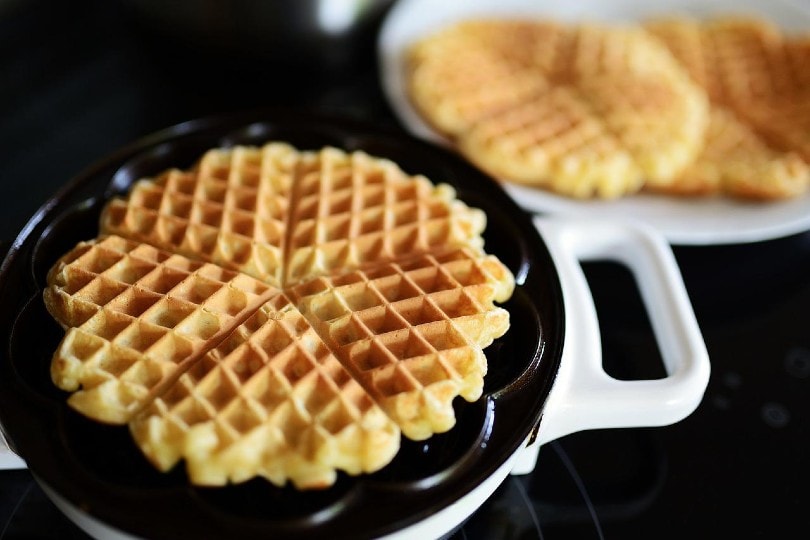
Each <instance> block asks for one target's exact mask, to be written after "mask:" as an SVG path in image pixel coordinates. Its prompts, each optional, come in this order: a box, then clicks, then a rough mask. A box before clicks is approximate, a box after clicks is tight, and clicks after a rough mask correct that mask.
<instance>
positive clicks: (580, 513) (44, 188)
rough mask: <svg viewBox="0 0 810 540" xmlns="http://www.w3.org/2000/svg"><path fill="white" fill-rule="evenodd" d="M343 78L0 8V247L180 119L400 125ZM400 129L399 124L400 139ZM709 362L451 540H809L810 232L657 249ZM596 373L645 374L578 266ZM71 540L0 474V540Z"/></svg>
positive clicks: (607, 266)
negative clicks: (643, 421) (70, 187)
mask: <svg viewBox="0 0 810 540" xmlns="http://www.w3.org/2000/svg"><path fill="white" fill-rule="evenodd" d="M354 67H355V69H353V70H351V71H350V72H347V73H346V74H344V75H341V76H337V75H334V74H332V75H329V76H326V75H322V74H321V75H318V74H313V73H297V72H295V71H290V70H289V69H285V70H282V71H279V70H277V69H273V66H272V65H267V66H266V67H265V68H261V69H260V68H256V67H246V66H232V67H223V66H222V65H220V64H217V66H216V70H217V72H216V73H212V69H214V67H213V66H211V65H208V63H207V61H205V60H203V59H201V58H199V57H195V56H194V55H189V53H188V51H182V50H180V49H177V48H175V47H173V46H170V45H168V44H164V43H161V42H160V41H159V40H157V39H156V38H155V37H154V36H152V35H150V34H148V33H146V32H144V31H143V30H142V29H141V27H140V26H138V25H137V24H135V23H134V22H133V21H132V20H131V19H130V17H129V16H128V12H127V11H125V10H124V9H123V8H121V7H120V6H119V4H118V3H117V2H102V1H98V2H96V1H88V0H75V1H74V2H69V3H68V2H57V1H55V0H27V1H26V0H17V1H16V2H7V3H0V82H2V84H0V209H2V212H0V240H3V241H4V242H9V241H11V240H13V238H14V236H15V235H16V234H17V232H19V231H20V230H21V228H22V227H23V226H24V225H25V222H26V220H27V219H28V218H29V217H30V216H31V215H33V213H34V212H35V211H36V209H37V208H38V207H39V205H41V204H42V203H43V202H44V201H45V200H46V199H47V198H48V197H49V196H51V195H52V194H53V193H54V192H55V191H56V190H58V189H59V187H60V186H61V185H63V184H64V183H65V182H66V181H67V180H69V178H71V177H72V176H73V175H75V174H78V173H79V172H80V171H81V170H82V169H84V168H85V167H87V166H88V165H90V164H91V163H93V162H94V161H95V160H97V159H98V158H100V157H103V156H104V155H106V154H107V153H109V152H110V151H112V150H114V149H115V148H117V147H119V146H121V145H123V144H126V143H129V142H131V141H133V140H135V139H138V138H140V137H142V136H144V135H146V134H148V133H151V132H153V131H156V130H159V129H162V128H164V127H167V126H169V125H172V124H175V123H178V122H181V121H184V120H189V119H193V118H198V117H203V116H208V115H212V114H220V113H227V112H232V111H237V110H249V109H252V108H258V107H268V106H274V107H278V106H281V107H285V106H289V107H298V108H306V109H309V110H313V109H314V110H320V111H324V112H327V113H332V114H335V113H337V114H342V115H345V116H349V117H354V118H359V119H362V120H367V121H373V122H376V123H378V124H384V125H387V126H389V127H394V128H399V124H398V122H397V120H396V119H395V117H394V116H393V114H392V113H391V111H390V110H389V108H388V106H387V105H386V103H385V100H384V98H383V96H382V92H381V90H380V88H379V85H378V82H377V73H376V70H375V66H374V53H373V50H371V49H369V50H368V55H367V57H365V58H362V57H358V58H357V61H356V66H354ZM400 129H401V128H400ZM674 252H675V256H676V259H677V261H678V263H679V265H680V268H681V271H682V274H683V278H684V281H685V283H686V286H687V290H688V292H689V295H690V298H691V300H692V302H693V306H694V309H695V313H696V315H697V319H698V322H699V324H700V327H701V330H702V332H703V336H704V339H705V341H706V346H707V349H708V352H709V356H710V358H711V362H712V376H711V379H710V382H709V386H708V389H707V391H706V395H705V397H704V399H703V402H702V403H701V405H700V407H699V408H698V410H697V411H696V412H695V413H694V414H692V415H691V416H690V417H688V418H687V419H686V420H684V421H682V422H679V423H678V424H675V425H672V426H667V427H660V428H645V429H617V430H596V431H591V432H584V433H578V434H573V435H569V436H567V437H564V438H563V439H561V440H558V441H555V442H552V443H549V444H547V445H546V446H544V447H543V448H542V449H541V450H540V456H539V460H538V466H537V468H536V470H535V472H534V473H533V474H531V475H529V476H525V477H510V478H508V479H507V480H506V482H505V483H504V484H503V485H502V486H501V487H500V488H499V489H498V490H497V491H496V493H495V494H494V495H493V496H492V497H491V498H490V499H489V500H488V501H487V502H486V503H485V504H484V506H482V507H481V508H480V509H479V511H478V512H476V513H475V514H474V515H473V516H472V517H471V518H470V519H469V520H468V521H467V522H466V523H465V524H464V525H463V527H461V528H460V529H459V530H457V531H455V532H454V533H453V535H452V538H453V539H454V540H455V539H479V538H480V539H504V540H506V539H521V540H525V539H532V538H543V539H557V538H566V539H567V538H574V539H579V538H582V539H602V538H605V539H636V538H638V539H641V538H644V539H647V538H658V539H676V538H678V539H679V538H684V537H697V538H711V537H721V538H787V537H791V538H792V537H806V535H807V534H808V531H810V518H808V509H810V489H809V488H808V486H810V474H808V472H809V471H810V465H808V462H807V456H809V455H810V309H809V308H810V233H805V234H799V235H794V236H790V237H787V238H782V239H777V240H772V241H767V242H759V243H755V244H746V245H731V246H714V247H711V246H707V247H675V248H674ZM584 267H585V270H586V275H587V277H588V279H589V282H590V283H591V287H592V290H593V294H594V298H595V302H596V305H597V310H598V314H599V319H600V325H601V330H602V339H603V354H604V361H605V366H606V369H607V371H608V372H609V373H611V374H612V375H613V376H615V377H617V378H622V379H633V378H650V377H656V376H659V375H661V374H662V372H663V368H662V367H661V361H660V357H659V355H658V351H657V348H656V345H655V339H654V337H653V334H652V330H651V328H650V324H649V321H648V319H647V317H646V315H645V314H644V310H643V308H642V305H641V300H640V298H639V295H638V292H637V290H636V288H635V284H634V282H633V280H632V278H631V276H630V274H629V272H628V271H627V270H625V269H624V268H623V267H620V266H618V265H615V264H613V263H601V262H597V263H587V264H585V265H584ZM5 538H9V539H16V538H43V539H50V538H54V539H55V538H86V536H85V535H84V533H82V532H81V531H80V530H79V529H78V528H77V527H76V526H75V525H73V524H72V523H71V522H70V521H69V520H68V519H67V518H66V517H64V516H63V515H62V514H61V513H60V512H59V511H58V510H57V509H56V507H54V506H53V504H52V503H51V502H50V501H49V500H48V499H47V497H46V496H45V495H44V493H43V492H42V491H41V489H40V488H39V487H38V486H37V484H36V483H35V482H34V481H33V479H32V477H31V475H30V473H29V472H28V471H25V470H12V471H0V539H5Z"/></svg>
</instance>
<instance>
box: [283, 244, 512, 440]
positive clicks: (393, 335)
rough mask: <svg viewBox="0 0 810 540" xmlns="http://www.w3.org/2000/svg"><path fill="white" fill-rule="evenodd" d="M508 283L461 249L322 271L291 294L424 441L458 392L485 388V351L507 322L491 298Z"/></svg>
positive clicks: (445, 424)
mask: <svg viewBox="0 0 810 540" xmlns="http://www.w3.org/2000/svg"><path fill="white" fill-rule="evenodd" d="M513 287H514V281H513V278H512V276H511V274H510V273H509V272H508V271H507V270H506V269H505V268H504V267H503V266H502V265H501V263H500V262H498V261H497V260H495V259H493V258H491V257H486V258H485V257H481V256H479V255H476V254H475V253H474V252H470V251H466V250H462V251H452V252H449V253H442V254H439V255H425V256H421V257H417V258H415V259H410V260H405V261H402V262H400V263H390V264H385V265H381V266H376V267H375V268H373V269H371V270H367V271H356V272H352V273H349V274H345V275H342V276H339V277H335V278H332V279H330V278H327V277H321V278H318V279H317V280H314V281H312V282H309V283H306V284H304V285H301V286H299V287H295V288H294V289H293V294H294V296H295V297H296V298H298V302H299V305H300V307H301V310H302V312H303V314H304V316H305V317H306V318H307V319H308V320H309V321H310V322H311V324H312V325H313V327H314V328H315V329H316V330H317V331H318V333H319V334H320V335H322V336H324V339H326V340H327V343H328V344H329V346H330V347H331V348H332V349H333V350H334V351H335V354H336V355H337V357H338V358H339V359H340V360H341V362H342V363H343V364H344V366H346V368H347V369H348V370H349V372H350V373H351V374H352V376H353V377H355V379H357V381H359V382H360V384H362V385H363V387H364V388H365V390H366V391H367V392H368V393H369V394H370V395H371V396H372V397H373V398H374V400H375V401H376V402H377V403H379V404H380V405H381V406H382V407H383V409H384V410H385V411H386V412H387V413H388V414H389V416H391V418H393V419H394V421H396V422H397V424H398V425H399V427H400V428H401V429H402V431H403V433H404V434H405V435H406V436H407V437H409V438H411V439H416V440H421V439H425V438H427V437H429V436H431V435H432V434H434V433H438V432H444V431H447V430H448V429H450V428H451V427H452V426H453V424H454V423H455V414H454V412H453V408H452V401H453V399H454V398H455V397H456V396H459V395H461V396H463V397H464V398H465V399H467V400H468V401H474V400H476V399H478V397H479V396H480V395H481V391H482V389H483V377H484V375H485V374H486V369H487V367H486V358H485V356H484V354H483V352H482V349H483V348H484V347H486V346H488V345H489V344H490V343H492V341H493V340H494V339H496V338H498V337H500V336H501V335H503V334H504V333H505V332H506V329H507V328H508V327H509V314H508V312H507V311H505V310H503V309H502V308H497V307H495V306H494V303H493V302H494V301H495V300H496V299H499V300H503V299H506V298H508V297H509V296H510V295H511V293H512V289H513Z"/></svg>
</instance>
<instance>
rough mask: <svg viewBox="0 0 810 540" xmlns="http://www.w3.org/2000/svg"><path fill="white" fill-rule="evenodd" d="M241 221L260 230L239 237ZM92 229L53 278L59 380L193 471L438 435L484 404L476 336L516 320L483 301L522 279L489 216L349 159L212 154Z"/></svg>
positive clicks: (50, 298)
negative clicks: (503, 253)
mask: <svg viewBox="0 0 810 540" xmlns="http://www.w3.org/2000/svg"><path fill="white" fill-rule="evenodd" d="M268 161H269V162H268ZM246 186H247V187H246ZM212 194H214V195H212ZM285 197H286V198H285ZM268 201H269V202H268ZM178 208H183V210H182V211H181V210H178ZM268 208H271V209H273V210H274V212H275V213H272V212H265V211H266V210H267V209H268ZM276 210H278V211H277V212H276ZM268 213H272V215H273V218H272V223H273V225H272V227H273V230H276V229H278V232H277V233H274V234H273V235H272V242H268V243H269V244H271V245H270V246H265V245H264V243H265V242H264V241H265V239H266V238H265V237H262V236H261V234H260V233H257V230H258V231H263V230H264V229H263V228H262V227H257V226H256V224H258V223H265V224H266V223H271V220H270V219H269V218H268V217H267V216H268ZM259 214H261V215H259ZM203 215H215V216H216V218H212V219H210V220H204V219H202V220H201V218H200V216H203ZM237 218H238V219H243V220H245V221H246V222H249V223H251V224H253V226H252V227H245V228H244V229H242V228H239V231H240V232H239V233H238V235H237V234H236V233H233V227H232V224H233V223H234V222H236V221H237ZM101 222H102V231H103V234H102V235H101V236H100V237H98V238H96V239H94V240H91V241H87V242H82V243H80V244H79V245H77V246H76V247H75V248H74V249H73V250H71V251H70V252H69V253H68V254H66V255H65V256H63V257H62V258H61V259H60V260H59V261H58V262H57V263H56V264H55V265H54V267H53V268H52V269H51V271H50V272H49V274H48V280H47V281H48V287H47V288H46V290H45V291H44V300H45V305H46V307H47V309H48V311H49V312H50V313H51V314H52V315H53V317H54V318H55V319H56V320H57V321H58V322H59V323H60V324H61V325H62V326H63V327H64V328H65V329H66V334H65V337H64V339H63V340H62V342H61V343H60V345H59V347H58V349H57V351H56V352H55V354H54V357H53V360H52V363H51V374H52V378H53V380H54V382H55V383H56V385H57V386H58V387H60V388H62V389H63V390H66V391H68V392H70V393H71V395H70V396H69V398H68V403H69V404H70V405H71V406H72V407H74V408H75V409H77V410H78V411H79V412H81V413H83V414H84V415H86V416H88V417H90V418H93V419H95V420H98V421H102V422H107V423H111V424H127V425H129V429H130V432H131V434H132V436H133V438H134V440H135V442H136V443H137V445H138V447H139V448H140V449H141V450H142V452H143V453H144V455H145V456H146V457H147V458H148V459H149V461H150V462H152V463H153V464H154V465H155V466H156V467H157V468H158V469H159V470H162V471H166V470H169V469H171V468H173V467H175V466H176V465H177V463H178V462H180V461H185V465H186V470H187V472H188V477H189V479H190V481H191V482H192V483H195V484H202V485H222V484H225V483H228V482H242V481H245V480H247V479H249V478H253V477H256V476H261V477H264V478H267V479H268V480H270V481H271V482H273V483H275V484H277V485H283V484H284V483H286V482H292V483H293V484H294V485H295V486H297V487H298V488H301V489H310V488H323V487H326V486H329V485H331V484H333V483H334V482H335V480H336V478H337V475H338V472H339V471H343V472H345V473H347V474H351V475H355V474H360V473H369V472H373V471H376V470H379V469H380V468H381V467H383V466H385V465H386V464H387V463H389V462H390V461H391V459H393V457H394V455H395V454H396V452H397V450H398V448H399V444H400V438H401V435H402V434H404V435H405V436H407V437H409V438H413V439H420V440H421V439H425V438H427V437H429V436H431V435H433V434H434V433H439V432H443V431H447V430H448V429H450V428H451V427H452V426H453V425H454V423H455V414H454V412H453V402H454V400H455V399H456V398H457V397H458V396H461V397H462V398H463V399H466V400H469V401H473V400H475V399H478V398H479V397H480V395H481V393H482V391H483V377H484V375H485V373H486V370H487V363H486V357H485V355H484V353H483V349H484V348H485V347H487V346H488V345H489V344H490V343H491V342H492V341H493V340H494V339H497V338H498V337H500V336H502V335H503V334H504V333H505V332H506V331H507V329H508V327H509V317H508V312H506V311H505V310H503V309H502V308H500V307H497V306H496V305H495V302H504V301H506V300H507V299H508V298H509V297H510V295H511V294H512V291H513V288H514V278H513V276H512V274H511V273H510V271H509V270H508V269H507V268H506V267H504V266H503V265H502V264H501V263H500V262H499V261H498V260H497V259H496V258H494V257H493V256H491V255H487V254H486V253H485V252H484V251H483V240H482V238H481V232H482V231H483V229H484V226H485V216H484V214H483V213H482V212H481V211H480V210H476V209H472V208H469V207H467V206H466V205H464V204H463V203H461V201H459V200H457V199H456V198H455V192H454V191H453V190H452V188H450V187H449V186H442V185H438V186H435V185H433V184H432V183H430V182H429V181H428V180H427V179H426V178H424V177H419V176H416V177H413V176H407V175H406V174H405V173H404V172H402V171H401V169H399V168H398V167H397V166H396V165H395V164H393V163H392V162H390V161H387V160H383V159H379V158H374V157H371V156H368V155H366V154H364V153H361V152H355V153H352V154H347V153H345V152H343V151H340V150H337V149H334V148H325V149H322V150H319V151H311V152H301V151H298V150H296V149H294V148H292V147H290V146H288V145H285V144H282V143H269V144H268V145H265V146H264V147H262V148H247V147H237V148H234V149H230V150H223V149H218V150H213V151H210V152H208V153H207V154H206V155H205V156H204V157H203V158H202V160H201V161H200V162H199V163H198V164H197V165H195V166H194V167H192V169H190V170H189V171H181V170H171V171H169V172H167V173H165V174H164V175H160V176H158V177H156V179H145V180H142V181H140V182H137V183H136V184H135V185H134V187H133V190H132V192H131V193H130V195H129V197H124V198H117V199H114V200H111V201H110V202H109V203H108V206H107V207H106V208H105V210H104V211H103V213H102V221H101ZM143 223H148V224H149V225H148V226H141V225H142V224H143ZM161 224H162V225H161ZM169 224H170V225H169ZM217 224H218V225H219V227H220V228H219V229H218V228H217ZM168 228H172V230H174V231H177V234H175V235H168V236H167V235H164V234H163V232H165V231H166V230H167V229H168ZM223 228H224V229H226V230H227V231H228V232H227V234H226V233H225V232H223V231H222V230H221V229H223ZM201 231H202V233H201ZM113 232H115V233H117V234H113ZM181 232H182V234H181ZM234 235H237V236H238V239H237V240H236V242H237V243H238V244H239V245H240V246H242V245H250V246H251V247H250V249H246V250H245V251H244V254H245V255H246V257H231V256H230V254H233V253H237V252H238V250H235V249H231V247H230V246H229V245H228V242H229V240H230V239H232V238H234ZM201 236H205V237H206V238H211V239H214V240H212V242H213V244H211V243H209V242H199V240H200V238H201ZM211 245H215V246H216V247H215V248H213V249H212V248H211ZM265 248H266V249H265ZM271 251H272V252H273V253H274V254H275V255H274V257H275V258H274V259H272V260H273V261H274V262H273V265H269V264H259V263H257V262H256V260H257V259H255V258H251V257H253V255H255V254H257V253H270V252H271ZM264 260H265V261H267V260H271V259H264ZM250 274H257V275H250Z"/></svg>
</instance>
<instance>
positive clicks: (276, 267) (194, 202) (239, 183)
mask: <svg viewBox="0 0 810 540" xmlns="http://www.w3.org/2000/svg"><path fill="white" fill-rule="evenodd" d="M297 158H298V152H297V151H296V150H295V149H294V148H292V147H291V146H289V145H287V144H283V143H274V144H268V145H265V146H264V147H262V148H251V147H235V148H232V149H215V150H211V151H209V152H207V153H206V154H205V155H204V156H203V157H202V159H200V161H199V162H198V163H197V164H196V166H195V167H194V168H193V169H191V170H189V171H181V170H177V169H173V170H169V171H167V172H165V173H163V174H161V175H160V176H158V177H157V178H155V179H143V180H141V181H139V182H137V183H136V184H135V185H134V186H133V187H132V190H131V192H130V193H129V196H128V198H127V199H115V200H113V201H111V202H110V203H109V204H108V205H107V206H106V208H105V209H104V213H103V215H102V218H101V231H102V233H105V234H118V235H121V236H125V237H127V238H131V239H133V240H139V241H141V242H146V243H149V244H152V245H154V246H158V247H161V248H164V249H168V250H171V251H174V252H176V253H182V254H186V255H191V256H194V257H195V258H198V259H202V260H206V261H210V262H214V263H217V264H219V265H222V266H224V267H226V268H231V269H234V270H239V271H242V272H245V273H248V274H250V275H252V276H254V277H257V278H259V279H262V280H264V281H267V282H268V283H273V284H275V285H279V284H281V280H282V276H281V274H280V272H281V266H282V263H281V259H282V256H283V249H284V234H285V223H286V214H287V206H288V204H289V189H290V186H291V184H292V174H293V172H294V170H295V167H296V163H297Z"/></svg>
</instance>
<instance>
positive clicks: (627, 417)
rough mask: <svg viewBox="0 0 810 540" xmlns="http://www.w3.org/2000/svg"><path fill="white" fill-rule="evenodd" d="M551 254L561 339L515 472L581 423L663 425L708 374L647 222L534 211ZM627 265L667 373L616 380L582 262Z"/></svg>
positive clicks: (688, 408) (685, 304) (663, 251)
mask: <svg viewBox="0 0 810 540" xmlns="http://www.w3.org/2000/svg"><path fill="white" fill-rule="evenodd" d="M535 225H536V226H537V228H538V229H539V230H540V232H541V234H542V235H543V239H544V240H545V242H546V245H547V246H548V249H549V251H550V253H551V255H552V258H553V259H554V262H555V264H556V267H557V271H558V274H559V278H560V283H561V286H562V292H563V301H564V305H565V312H566V321H565V328H566V330H565V341H564V343H563V354H562V359H561V362H560V370H559V372H558V374H557V379H556V381H555V383H554V386H553V387H552V389H551V393H550V394H549V398H548V401H547V402H546V406H545V410H544V413H543V419H542V421H541V424H540V430H539V433H538V438H537V442H538V443H539V444H535V445H533V446H532V447H530V448H528V449H527V451H525V452H524V454H526V455H524V456H522V457H521V459H520V460H519V461H518V464H517V465H516V467H515V469H514V470H513V472H514V473H516V474H521V473H525V472H530V471H531V470H532V469H533V468H534V462H535V460H536V458H537V456H536V453H537V449H538V447H539V446H540V445H541V444H543V443H546V442H549V441H552V440H554V439H557V438H559V437H562V436H564V435H568V434H569V433H574V432H577V431H582V430H586V429H597V428H619V427H646V426H662V425H667V424H672V423H675V422H678V421H680V420H682V419H684V418H685V417H687V416H688V415H689V414H691V413H692V411H694V410H695V409H696V408H697V406H698V404H699V403H700V401H701V399H702V397H703V393H704V392H705V390H706V385H707V384H708V381H709V372H710V367H709V357H708V353H707V352H706V346H705V344H704V342H703V338H702V336H701V333H700V329H699V327H698V324H697V320H696V319H695V315H694V312H693V310H692V306H691V303H690V302H689V298H688V296H687V293H686V288H685V287H684V284H683V279H682V278H681V274H680V271H679V269H678V266H677V263H676V261H675V257H674V255H673V254H672V250H671V249H670V247H669V245H668V244H667V243H666V242H665V241H664V239H663V237H661V236H660V235H659V234H658V233H656V232H655V231H653V230H652V229H650V228H648V227H645V226H643V225H640V224H635V223H632V224H631V223H622V222H618V221H615V220H610V221H608V220H588V219H583V218H581V217H578V218H573V219H566V218H562V217H559V216H555V217H553V218H535ZM588 260H610V261H615V262H618V263H621V264H624V265H625V266H627V267H628V268H629V269H630V270H631V272H632V273H633V275H634V277H635V280H636V282H637V284H638V286H639V290H640V292H641V297H642V300H643V301H644V305H645V307H646V309H647V313H648V315H649V318H650V322H651V324H652V328H653V332H654V334H655V337H656V340H657V342H658V347H659V350H660V351H661V357H662V359H663V361H664V367H665V368H666V371H667V376H666V377H665V378H662V379H650V380H631V381H620V380H617V379H615V378H613V377H611V376H610V375H608V374H607V373H606V372H605V370H604V368H603V366H602V345H601V337H600V333H599V322H598V320H597V316H596V308H595V307H594V304H593V298H592V296H591V293H590V288H589V286H588V283H587V281H586V279H585V275H584V273H583V271H582V267H581V266H580V262H581V261H588Z"/></svg>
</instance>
